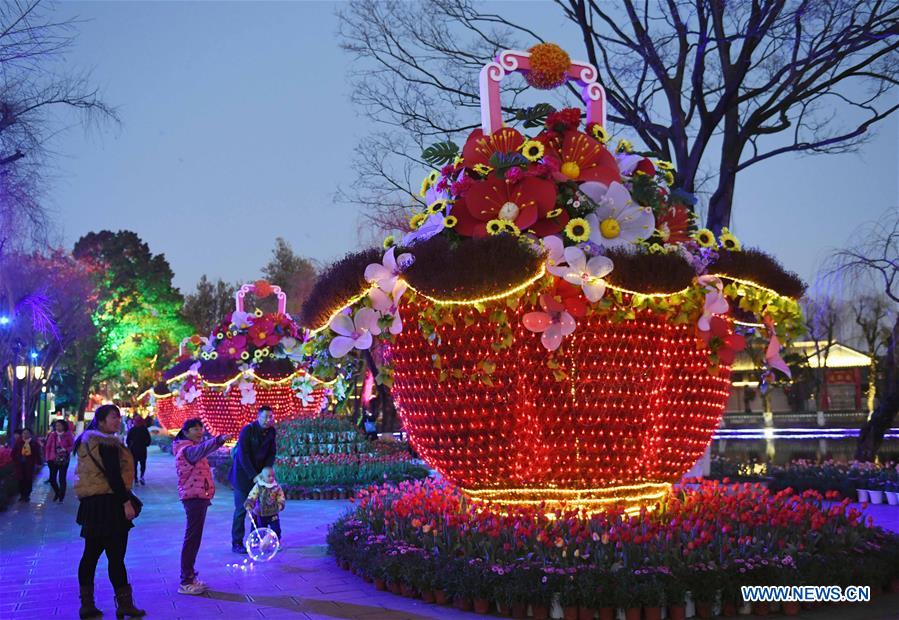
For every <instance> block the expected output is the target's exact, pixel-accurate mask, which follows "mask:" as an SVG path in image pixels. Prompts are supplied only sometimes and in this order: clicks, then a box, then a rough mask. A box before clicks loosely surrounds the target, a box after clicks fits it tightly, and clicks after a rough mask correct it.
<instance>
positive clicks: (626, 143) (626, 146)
mask: <svg viewBox="0 0 899 620" xmlns="http://www.w3.org/2000/svg"><path fill="white" fill-rule="evenodd" d="M615 152H617V153H633V152H634V145H633V144H631V143H630V140H625V139H623V138H622V139H621V140H619V141H618V144H617V145H616V146H615Z"/></svg>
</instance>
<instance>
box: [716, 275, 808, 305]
mask: <svg viewBox="0 0 899 620" xmlns="http://www.w3.org/2000/svg"><path fill="white" fill-rule="evenodd" d="M711 275H714V276H717V277H719V278H724V279H726V280H730V281H732V282H736V283H737V284H742V285H744V286H751V287H753V288H757V289H759V290H760V291H765V292H766V293H771V294H772V295H776V296H777V297H787V296H786V295H782V294H780V293H778V292H777V291H775V290H774V289H772V288H768V287H767V286H762V285H761V284H758V283H756V282H753V281H752V280H743V279H741V278H735V277H733V276H729V275H727V274H726V273H713V274H711ZM787 299H792V297H787Z"/></svg>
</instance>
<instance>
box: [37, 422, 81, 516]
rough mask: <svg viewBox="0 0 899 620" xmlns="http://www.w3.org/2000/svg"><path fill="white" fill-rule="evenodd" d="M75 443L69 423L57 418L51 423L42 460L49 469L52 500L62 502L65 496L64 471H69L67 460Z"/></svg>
mask: <svg viewBox="0 0 899 620" xmlns="http://www.w3.org/2000/svg"><path fill="white" fill-rule="evenodd" d="M74 445H75V436H74V435H73V434H72V431H70V430H69V423H68V422H66V421H65V420H57V421H56V422H54V423H53V430H52V431H50V433H49V434H48V435H47V441H46V442H45V443H44V460H45V461H46V462H47V467H48V468H49V469H50V486H52V487H53V493H54V494H55V497H54V498H53V501H54V502H59V503H62V500H63V499H64V498H65V496H66V472H68V471H69V460H70V459H71V457H72V447H73V446H74Z"/></svg>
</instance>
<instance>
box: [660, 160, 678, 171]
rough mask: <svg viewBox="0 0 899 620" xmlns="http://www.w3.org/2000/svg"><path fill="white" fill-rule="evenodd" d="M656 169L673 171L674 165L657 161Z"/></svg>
mask: <svg viewBox="0 0 899 620" xmlns="http://www.w3.org/2000/svg"><path fill="white" fill-rule="evenodd" d="M656 168H658V169H659V170H674V164H672V163H671V162H670V161H667V160H665V159H659V160H657V161H656Z"/></svg>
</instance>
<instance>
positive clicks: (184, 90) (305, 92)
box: [49, 2, 899, 293]
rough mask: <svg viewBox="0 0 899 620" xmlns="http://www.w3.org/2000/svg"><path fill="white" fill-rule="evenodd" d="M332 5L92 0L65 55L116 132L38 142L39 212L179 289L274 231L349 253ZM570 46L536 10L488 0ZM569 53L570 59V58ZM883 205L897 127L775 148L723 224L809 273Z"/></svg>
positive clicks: (252, 255)
mask: <svg viewBox="0 0 899 620" xmlns="http://www.w3.org/2000/svg"><path fill="white" fill-rule="evenodd" d="M335 6H336V4H335V3H330V2H296V3H274V4H269V3H224V2H209V3H163V2H158V3H151V2H135V3H125V2H122V3H113V2H109V3H95V2H73V3H66V4H63V5H61V6H60V11H61V12H62V13H63V14H65V15H69V14H71V15H75V16H78V17H79V18H81V19H83V20H86V21H85V23H82V24H80V26H79V31H80V36H79V38H78V41H77V42H76V44H75V47H74V49H73V50H72V53H71V54H70V55H69V57H68V60H67V62H68V63H70V64H71V65H72V66H73V68H74V69H77V70H90V71H92V75H93V80H94V83H96V84H97V85H98V86H99V87H100V88H101V90H102V92H103V96H104V98H105V100H106V101H107V102H108V103H109V104H111V105H114V106H118V108H119V111H120V114H121V118H122V126H121V127H120V128H106V129H101V130H99V131H97V130H91V131H89V132H84V131H82V130H81V129H80V127H78V126H76V127H74V128H72V129H70V130H68V131H66V132H63V133H62V134H60V135H59V136H58V137H57V138H55V140H54V142H53V144H52V148H53V150H54V151H56V152H57V153H58V158H57V160H56V166H57V170H56V172H55V175H56V181H55V186H54V188H53V191H52V192H51V194H50V204H49V206H50V208H51V209H52V210H53V211H54V214H55V215H56V219H57V221H58V222H60V224H61V227H62V234H63V241H64V243H65V244H66V245H67V246H69V247H71V245H72V244H73V243H74V242H75V241H76V240H77V239H78V238H79V237H80V236H81V235H82V234H84V233H86V232H89V231H91V230H100V229H103V228H106V229H110V230H119V229H131V230H134V231H136V232H137V233H138V234H139V235H140V236H141V237H142V238H143V239H144V240H145V241H146V242H147V243H148V244H149V245H150V248H151V250H152V251H153V252H156V253H159V252H162V253H164V254H165V255H166V257H167V258H168V260H169V262H170V263H171V265H172V268H173V269H174V271H175V284H176V285H177V286H179V287H180V288H181V290H182V292H185V293H186V292H189V291H191V290H193V288H194V285H195V283H196V281H197V280H198V279H199V277H200V275H202V274H203V273H206V274H207V275H209V276H210V277H213V278H217V277H221V278H223V279H225V280H228V281H238V280H239V281H246V280H249V279H255V278H256V277H258V275H259V269H260V267H261V266H262V265H263V264H264V263H265V262H266V261H267V260H268V257H269V255H270V252H271V248H272V247H273V245H274V239H275V237H277V236H283V237H285V238H286V239H287V240H288V241H290V243H291V244H292V245H293V247H294V250H296V251H297V252H298V253H300V254H303V255H306V256H308V257H310V258H313V259H315V260H318V261H322V262H329V261H331V260H333V259H335V258H338V257H340V256H342V255H343V254H345V253H346V252H348V251H351V250H352V249H354V247H355V246H356V244H357V232H356V231H357V220H356V218H357V214H356V213H355V210H354V208H353V207H350V206H348V205H345V204H340V203H337V202H335V199H334V194H335V192H336V190H337V188H338V187H339V186H340V185H341V184H345V183H347V182H349V181H350V180H351V178H352V175H351V172H350V171H349V170H348V166H349V162H350V159H351V156H352V149H353V147H354V145H355V143H356V140H357V138H358V136H360V135H363V134H364V133H366V132H367V131H368V130H369V129H370V124H369V123H368V121H366V120H365V119H363V118H361V116H360V115H359V113H358V112H357V111H356V110H354V109H353V106H352V105H351V104H350V102H349V91H350V85H349V83H348V82H347V81H346V80H345V79H344V77H343V73H344V72H345V71H347V70H349V68H350V61H351V59H350V57H349V56H347V55H346V54H344V53H343V52H342V51H341V50H340V49H339V47H338V41H337V39H336V35H335V33H336V30H337V24H336V17H335V16H334V9H335ZM508 7H512V8H514V9H515V10H517V11H519V12H520V13H522V14H524V15H526V16H527V18H528V21H531V20H533V21H535V22H537V21H539V22H540V23H541V27H542V28H543V30H542V31H543V32H547V33H548V34H547V35H546V37H547V38H549V39H550V40H554V41H555V42H557V43H559V44H560V45H562V46H563V47H568V49H570V50H580V49H581V47H580V46H579V41H578V36H577V32H576V31H573V30H572V28H571V27H570V26H567V25H565V26H564V27H563V20H562V18H561V17H560V16H559V15H558V12H557V11H555V10H553V8H552V6H551V5H549V4H548V3H511V2H510V3H503V4H502V5H501V7H498V8H500V9H503V10H509V8H508ZM572 55H573V56H574V57H578V54H577V53H576V52H573V54H572ZM896 208H899V122H897V119H896V117H895V116H894V117H893V118H892V119H890V120H889V121H887V122H886V123H884V124H882V125H880V126H879V129H878V130H877V135H876V136H875V137H874V138H873V139H872V140H871V141H870V142H869V144H867V145H866V146H865V147H864V149H863V150H862V151H861V152H860V153H858V154H852V155H840V156H822V157H798V156H797V157H794V156H790V155H787V156H782V157H777V158H773V159H771V160H768V161H767V162H765V163H762V164H759V165H757V166H754V167H752V168H750V169H748V170H747V171H745V172H743V173H742V175H741V176H740V177H739V179H738V181H737V195H736V201H735V205H734V218H733V221H732V226H731V228H732V230H733V231H734V232H735V233H736V234H737V235H738V236H739V237H740V238H741V240H742V241H743V243H744V244H747V245H754V246H758V247H760V248H762V249H765V250H767V251H769V252H772V253H774V254H776V255H777V256H778V257H779V258H780V259H781V260H782V261H783V263H784V264H785V266H786V267H788V268H789V269H792V270H794V271H796V272H798V273H799V274H800V275H801V276H803V277H805V278H811V277H812V276H813V274H814V273H815V271H816V270H817V266H818V264H819V262H820V261H821V260H822V259H823V258H824V257H826V256H827V254H828V252H829V251H830V250H831V249H833V248H835V247H839V246H842V245H844V244H845V243H846V241H847V238H848V237H849V236H850V234H851V233H852V231H853V230H854V229H855V228H856V227H857V226H858V225H860V224H862V223H864V222H866V221H869V220H873V219H875V218H877V217H878V216H880V215H882V214H883V213H884V212H885V211H886V210H888V209H896Z"/></svg>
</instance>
